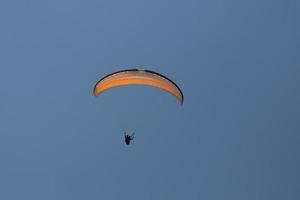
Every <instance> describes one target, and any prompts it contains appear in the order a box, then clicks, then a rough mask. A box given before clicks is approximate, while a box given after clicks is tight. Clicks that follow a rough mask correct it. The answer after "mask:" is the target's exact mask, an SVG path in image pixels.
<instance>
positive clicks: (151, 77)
mask: <svg viewBox="0 0 300 200" xmlns="http://www.w3.org/2000/svg"><path fill="white" fill-rule="evenodd" d="M125 85H148V86H152V87H156V88H160V89H162V90H164V91H166V92H168V93H170V94H172V95H174V96H175V97H176V98H177V100H178V101H179V102H180V103H181V104H182V103H183V99H184V97H183V93H182V92H181V90H180V88H179V87H178V86H177V85H176V84H175V83H174V82H173V81H172V80H170V79H169V78H167V77H165V76H163V75H162V74H159V73H157V72H153V71H149V70H138V69H129V70H122V71H118V72H115V73H112V74H109V75H107V76H105V77H104V78H102V79H101V80H99V81H98V82H97V83H96V85H95V87H94V95H95V96H98V95H100V94H102V93H103V92H105V91H107V90H109V89H112V88H115V87H121V86H125Z"/></svg>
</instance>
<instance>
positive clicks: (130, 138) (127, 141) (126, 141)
mask: <svg viewBox="0 0 300 200" xmlns="http://www.w3.org/2000/svg"><path fill="white" fill-rule="evenodd" d="M124 137H125V143H126V144H127V145H129V144H130V141H131V140H133V138H134V133H132V135H127V134H126V132H125V133H124Z"/></svg>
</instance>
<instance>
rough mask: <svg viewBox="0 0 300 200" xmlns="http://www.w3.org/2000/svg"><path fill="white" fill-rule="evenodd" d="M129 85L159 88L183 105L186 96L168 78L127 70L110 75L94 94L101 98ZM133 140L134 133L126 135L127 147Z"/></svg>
mask: <svg viewBox="0 0 300 200" xmlns="http://www.w3.org/2000/svg"><path fill="white" fill-rule="evenodd" d="M127 85H147V86H152V87H155V88H159V89H161V90H163V91H166V92H168V93H169V94H171V95H173V96H175V97H176V99H177V100H178V102H179V103H180V104H181V105H182V104H183V100H184V96H183V93H182V91H181V89H180V88H179V87H178V85H177V84H176V83H175V82H173V81H172V80H171V79H169V78H167V77H166V76H164V75H162V74H160V73H157V72H154V71H150V70H140V69H127V70H121V71H117V72H114V73H112V74H109V75H107V76H105V77H103V78H102V79H100V80H99V81H98V82H97V83H96V84H95V86H94V91H93V93H94V95H95V96H99V95H101V94H102V93H104V92H105V91H107V90H110V89H113V88H116V87H122V86H127ZM133 138H134V133H133V134H132V135H127V134H126V133H124V139H125V143H126V144H127V145H129V144H130V142H131V141H132V140H133Z"/></svg>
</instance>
